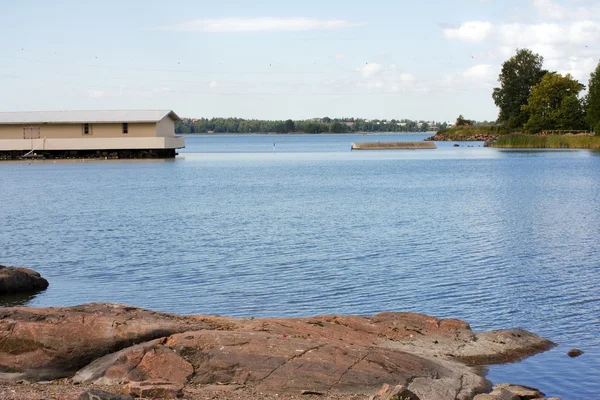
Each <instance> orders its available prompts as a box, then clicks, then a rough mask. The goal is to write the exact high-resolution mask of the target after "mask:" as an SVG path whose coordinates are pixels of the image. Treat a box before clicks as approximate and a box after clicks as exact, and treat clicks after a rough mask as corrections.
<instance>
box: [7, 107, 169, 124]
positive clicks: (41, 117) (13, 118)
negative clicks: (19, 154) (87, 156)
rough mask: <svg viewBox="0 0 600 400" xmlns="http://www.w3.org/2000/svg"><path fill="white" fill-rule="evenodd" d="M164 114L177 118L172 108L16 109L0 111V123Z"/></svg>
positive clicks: (159, 116) (139, 118) (129, 119)
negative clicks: (15, 110) (13, 110)
mask: <svg viewBox="0 0 600 400" xmlns="http://www.w3.org/2000/svg"><path fill="white" fill-rule="evenodd" d="M166 116H169V117H171V118H172V119H175V120H177V119H179V117H178V116H177V114H175V113H174V112H173V111H172V110H114V111H111V110H95V111H93V110H89V111H82V110H79V111H75V110H63V111H17V112H0V124H4V125H8V124H81V123H86V122H87V123H120V122H158V121H160V120H161V119H163V118H164V117H166Z"/></svg>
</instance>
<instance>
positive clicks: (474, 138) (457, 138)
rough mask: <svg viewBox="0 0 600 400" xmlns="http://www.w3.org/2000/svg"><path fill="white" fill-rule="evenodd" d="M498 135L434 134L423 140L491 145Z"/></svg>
mask: <svg viewBox="0 0 600 400" xmlns="http://www.w3.org/2000/svg"><path fill="white" fill-rule="evenodd" d="M499 136H500V135H490V134H484V133H480V134H472V135H462V134H458V135H444V134H439V133H438V134H436V135H434V136H431V137H428V138H427V139H425V140H426V141H434V142H469V141H471V142H487V143H491V142H493V141H494V140H496V139H498V137H499Z"/></svg>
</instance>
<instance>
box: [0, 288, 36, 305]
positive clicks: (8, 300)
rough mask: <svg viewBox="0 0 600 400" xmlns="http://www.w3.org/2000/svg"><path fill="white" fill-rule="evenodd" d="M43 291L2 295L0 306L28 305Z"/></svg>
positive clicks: (0, 296)
mask: <svg viewBox="0 0 600 400" xmlns="http://www.w3.org/2000/svg"><path fill="white" fill-rule="evenodd" d="M42 292H43V291H39V292H29V293H13V294H4V295H0V307H19V306H26V305H28V304H29V302H30V301H32V300H33V299H35V298H36V297H37V296H38V295H40V294H41V293H42Z"/></svg>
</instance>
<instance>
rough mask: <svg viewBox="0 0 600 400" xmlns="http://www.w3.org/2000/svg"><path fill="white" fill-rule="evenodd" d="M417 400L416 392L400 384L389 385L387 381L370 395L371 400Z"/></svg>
mask: <svg viewBox="0 0 600 400" xmlns="http://www.w3.org/2000/svg"><path fill="white" fill-rule="evenodd" d="M400 399H402V400H419V398H418V397H417V395H416V394H414V393H413V392H411V391H410V390H408V389H407V388H405V387H404V386H402V385H396V386H390V385H388V384H387V383H386V384H385V385H383V387H382V388H381V389H380V390H379V391H378V392H377V393H376V394H375V396H372V397H371V400H400Z"/></svg>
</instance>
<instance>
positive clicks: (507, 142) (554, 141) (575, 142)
mask: <svg viewBox="0 0 600 400" xmlns="http://www.w3.org/2000/svg"><path fill="white" fill-rule="evenodd" d="M491 147H498V148H504V149H592V150H600V136H583V135H548V136H537V135H523V134H510V135H503V136H500V137H499V138H498V139H496V141H495V142H494V143H492V145H491Z"/></svg>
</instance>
